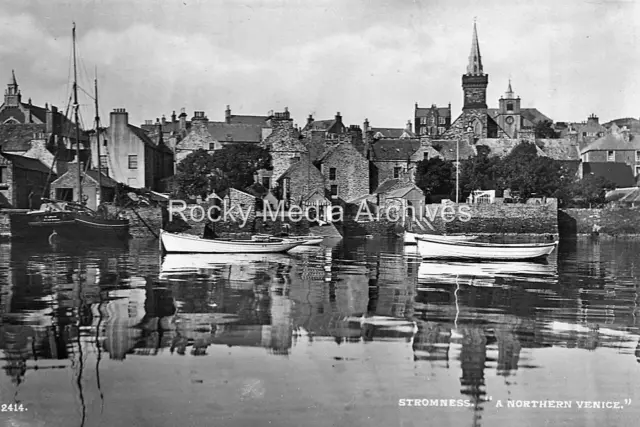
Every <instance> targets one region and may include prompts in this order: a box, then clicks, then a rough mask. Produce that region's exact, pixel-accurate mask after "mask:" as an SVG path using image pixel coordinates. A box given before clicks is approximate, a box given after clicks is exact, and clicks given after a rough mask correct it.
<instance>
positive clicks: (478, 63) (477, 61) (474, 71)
mask: <svg viewBox="0 0 640 427" xmlns="http://www.w3.org/2000/svg"><path fill="white" fill-rule="evenodd" d="M467 74H469V75H475V76H482V75H484V72H483V70H482V57H481V56H480V44H479V43H478V29H477V28H476V21H475V20H474V21H473V37H472V39H471V53H470V54H469V64H468V65H467Z"/></svg>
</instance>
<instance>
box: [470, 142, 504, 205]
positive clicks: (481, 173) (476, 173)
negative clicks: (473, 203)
mask: <svg viewBox="0 0 640 427" xmlns="http://www.w3.org/2000/svg"><path fill="white" fill-rule="evenodd" d="M500 166H501V163H500V158H499V157H497V156H490V152H489V149H488V147H486V146H482V145H479V146H478V155H477V156H474V157H470V158H468V159H465V160H462V161H461V162H460V190H461V192H462V194H463V195H464V196H463V199H464V197H466V196H467V195H469V194H470V193H471V192H473V191H475V190H492V189H496V185H497V183H498V178H499V175H498V173H499V171H500Z"/></svg>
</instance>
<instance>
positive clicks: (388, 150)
mask: <svg viewBox="0 0 640 427" xmlns="http://www.w3.org/2000/svg"><path fill="white" fill-rule="evenodd" d="M431 158H442V155H441V154H440V153H439V152H438V151H437V150H436V149H434V148H433V147H432V146H431V145H429V144H428V143H427V142H426V140H425V141H423V142H421V141H420V140H416V139H413V140H399V139H380V140H377V141H375V142H373V144H372V145H371V152H370V160H371V177H372V180H371V186H370V189H371V191H373V190H375V189H376V188H377V187H378V186H379V185H380V184H381V183H382V182H384V181H386V180H388V179H401V178H402V179H407V180H409V181H411V182H414V181H415V176H416V169H417V165H418V163H419V162H421V161H423V160H428V159H431Z"/></svg>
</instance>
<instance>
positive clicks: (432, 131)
mask: <svg viewBox="0 0 640 427" xmlns="http://www.w3.org/2000/svg"><path fill="white" fill-rule="evenodd" d="M414 118H415V122H414V123H415V128H414V133H415V134H416V135H429V136H430V137H432V138H437V137H438V136H440V135H442V134H444V133H445V132H446V131H447V130H449V128H450V127H451V103H449V105H448V106H447V107H438V106H437V105H436V104H432V105H431V107H426V108H425V107H422V108H421V107H419V106H418V103H417V102H416V107H415V110H414Z"/></svg>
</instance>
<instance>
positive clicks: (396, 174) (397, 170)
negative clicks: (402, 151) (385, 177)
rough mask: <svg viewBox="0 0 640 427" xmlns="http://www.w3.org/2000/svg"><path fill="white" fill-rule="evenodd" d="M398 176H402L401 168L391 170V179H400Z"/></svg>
mask: <svg viewBox="0 0 640 427" xmlns="http://www.w3.org/2000/svg"><path fill="white" fill-rule="evenodd" d="M400 174H402V168H401V167H395V168H393V177H394V178H400Z"/></svg>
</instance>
